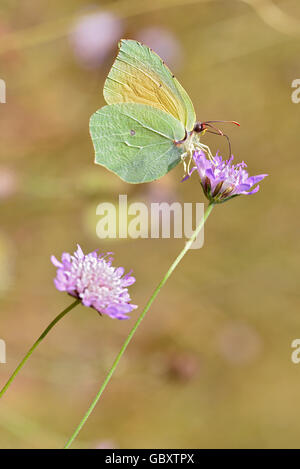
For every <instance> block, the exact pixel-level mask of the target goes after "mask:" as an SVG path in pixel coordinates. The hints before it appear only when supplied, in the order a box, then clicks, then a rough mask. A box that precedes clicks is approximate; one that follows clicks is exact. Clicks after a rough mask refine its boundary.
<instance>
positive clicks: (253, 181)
mask: <svg viewBox="0 0 300 469" xmlns="http://www.w3.org/2000/svg"><path fill="white" fill-rule="evenodd" d="M193 159H194V162H195V166H194V167H193V168H192V170H191V171H190V173H189V174H188V176H186V177H185V178H184V180H186V179H188V178H189V177H190V176H191V174H192V173H193V172H194V171H195V170H197V171H198V174H199V177H200V182H201V186H202V188H203V191H204V194H205V196H206V197H207V198H208V200H209V201H210V202H213V203H222V202H225V201H227V200H229V199H231V198H233V197H236V196H238V195H250V194H255V193H256V192H257V191H258V190H259V185H257V183H258V182H260V181H261V180H262V179H264V178H265V177H266V176H267V174H259V175H258V176H251V177H249V174H248V172H247V171H246V170H245V168H246V167H247V165H246V163H244V161H243V162H242V163H238V164H235V165H234V164H233V163H232V162H233V156H231V158H229V159H228V160H223V158H222V157H221V156H219V155H218V154H217V155H216V156H215V157H214V159H213V161H210V160H208V159H207V158H206V156H205V153H204V152H202V151H201V152H199V151H196V152H195V153H194V155H193Z"/></svg>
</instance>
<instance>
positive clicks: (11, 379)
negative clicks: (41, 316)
mask: <svg viewBox="0 0 300 469" xmlns="http://www.w3.org/2000/svg"><path fill="white" fill-rule="evenodd" d="M79 303H80V300H76V301H74V302H73V303H71V304H70V306H68V307H67V308H66V309H64V310H63V311H62V312H61V313H60V314H59V315H58V316H56V318H55V319H54V320H53V321H52V322H51V323H50V324H49V326H48V327H47V328H46V329H45V330H44V332H43V333H42V335H41V336H40V337H39V338H38V340H37V341H36V342H35V343H34V344H33V346H32V347H31V349H30V350H29V351H28V352H27V354H26V355H25V357H24V358H23V360H22V361H21V363H20V364H19V365H18V366H17V368H16V369H15V371H14V372H13V374H12V375H11V377H10V378H9V380H8V381H7V383H6V384H5V385H4V387H3V388H2V389H1V391H0V398H1V397H2V396H3V394H4V393H5V392H6V391H7V389H8V388H9V386H10V385H11V383H12V382H13V380H14V379H15V377H16V376H17V374H18V373H19V371H20V370H21V369H22V368H23V366H24V365H25V363H26V362H27V360H28V359H29V357H30V356H31V354H32V353H33V351H34V350H35V349H36V348H37V346H38V345H39V344H40V343H41V342H42V340H43V339H44V338H45V337H46V335H47V334H48V333H49V332H50V331H51V329H52V328H53V327H54V326H55V324H56V323H57V322H58V321H59V320H60V319H62V318H63V317H64V316H65V315H66V314H67V313H68V312H69V311H71V309H73V308H75V306H77V305H78V304H79Z"/></svg>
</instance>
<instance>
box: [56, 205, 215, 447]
mask: <svg viewBox="0 0 300 469" xmlns="http://www.w3.org/2000/svg"><path fill="white" fill-rule="evenodd" d="M213 206H214V205H213V204H210V205H208V207H207V209H206V211H205V213H204V216H203V218H202V220H201V221H200V223H199V225H198V226H197V228H196V230H195V231H194V233H193V235H192V236H191V238H190V239H189V240H188V241H187V243H186V244H185V247H184V248H183V250H182V251H181V252H180V254H179V255H178V256H177V258H176V259H175V261H174V262H173V264H172V265H171V267H170V268H169V270H168V271H167V273H166V274H165V276H164V278H163V279H162V280H161V282H160V283H159V284H158V286H157V287H156V289H155V290H154V292H153V294H152V296H151V298H150V300H149V301H148V303H147V304H146V306H145V308H144V310H143V311H142V312H141V314H140V316H139V318H138V320H137V321H136V323H135V325H134V326H133V328H132V329H131V331H130V332H129V335H128V336H127V338H126V340H125V342H124V344H123V346H122V348H121V350H120V352H119V353H118V355H117V357H116V359H115V361H114V362H113V365H112V367H111V369H110V370H109V372H108V374H107V376H106V378H105V380H104V382H103V384H102V386H101V388H100V390H99V392H98V394H97V395H96V397H95V399H94V400H93V402H92V403H91V405H90V407H89V409H88V411H87V412H86V414H85V415H84V417H83V419H82V420H81V422H80V423H79V425H78V427H77V428H76V430H75V431H74V433H73V435H72V436H71V438H70V439H69V440H68V442H67V443H66V445H65V447H64V449H68V448H70V446H71V444H72V443H73V441H74V440H75V438H76V437H77V435H78V434H79V432H80V430H81V429H82V427H83V426H84V424H85V423H86V421H87V419H88V418H89V416H90V415H91V413H92V412H93V410H94V408H95V407H96V404H97V402H98V401H99V399H100V397H101V396H102V394H103V391H104V390H105V388H106V386H107V385H108V383H109V381H110V380H111V378H112V376H113V374H114V372H115V371H116V368H117V366H118V364H119V361H120V360H121V358H122V356H123V354H124V352H125V350H126V349H127V347H128V345H129V343H130V341H131V339H132V338H133V336H134V334H135V332H136V330H137V328H138V327H139V325H140V324H141V322H142V320H143V319H144V317H145V316H146V313H147V311H148V310H149V308H150V306H151V305H152V303H153V301H154V300H155V298H156V297H157V295H158V293H159V292H160V290H161V288H162V287H163V286H164V284H165V283H166V281H167V280H168V278H169V277H170V275H171V274H172V272H173V271H174V270H175V269H176V267H177V265H178V264H179V262H180V261H181V259H182V258H183V256H184V255H185V254H186V253H187V251H188V250H189V249H190V247H191V245H192V244H193V242H194V241H195V239H196V238H197V236H198V234H199V233H200V231H201V229H202V228H203V226H204V223H205V222H206V220H207V218H208V216H209V215H210V213H211V211H212V209H213Z"/></svg>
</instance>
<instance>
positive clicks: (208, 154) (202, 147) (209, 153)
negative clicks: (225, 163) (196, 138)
mask: <svg viewBox="0 0 300 469" xmlns="http://www.w3.org/2000/svg"><path fill="white" fill-rule="evenodd" d="M197 147H198V148H200V150H203V151H204V152H205V153H206V154H207V156H208V158H209V159H210V160H211V161H212V162H214V157H213V154H212V152H211V150H210V148H209V146H208V145H204V143H200V142H199V143H198V144H197Z"/></svg>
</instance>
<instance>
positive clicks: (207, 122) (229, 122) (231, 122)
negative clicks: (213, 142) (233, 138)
mask: <svg viewBox="0 0 300 469" xmlns="http://www.w3.org/2000/svg"><path fill="white" fill-rule="evenodd" d="M203 124H234V125H238V126H239V127H240V125H241V124H240V123H239V122H236V121H205V122H203ZM218 130H219V129H218Z"/></svg>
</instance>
